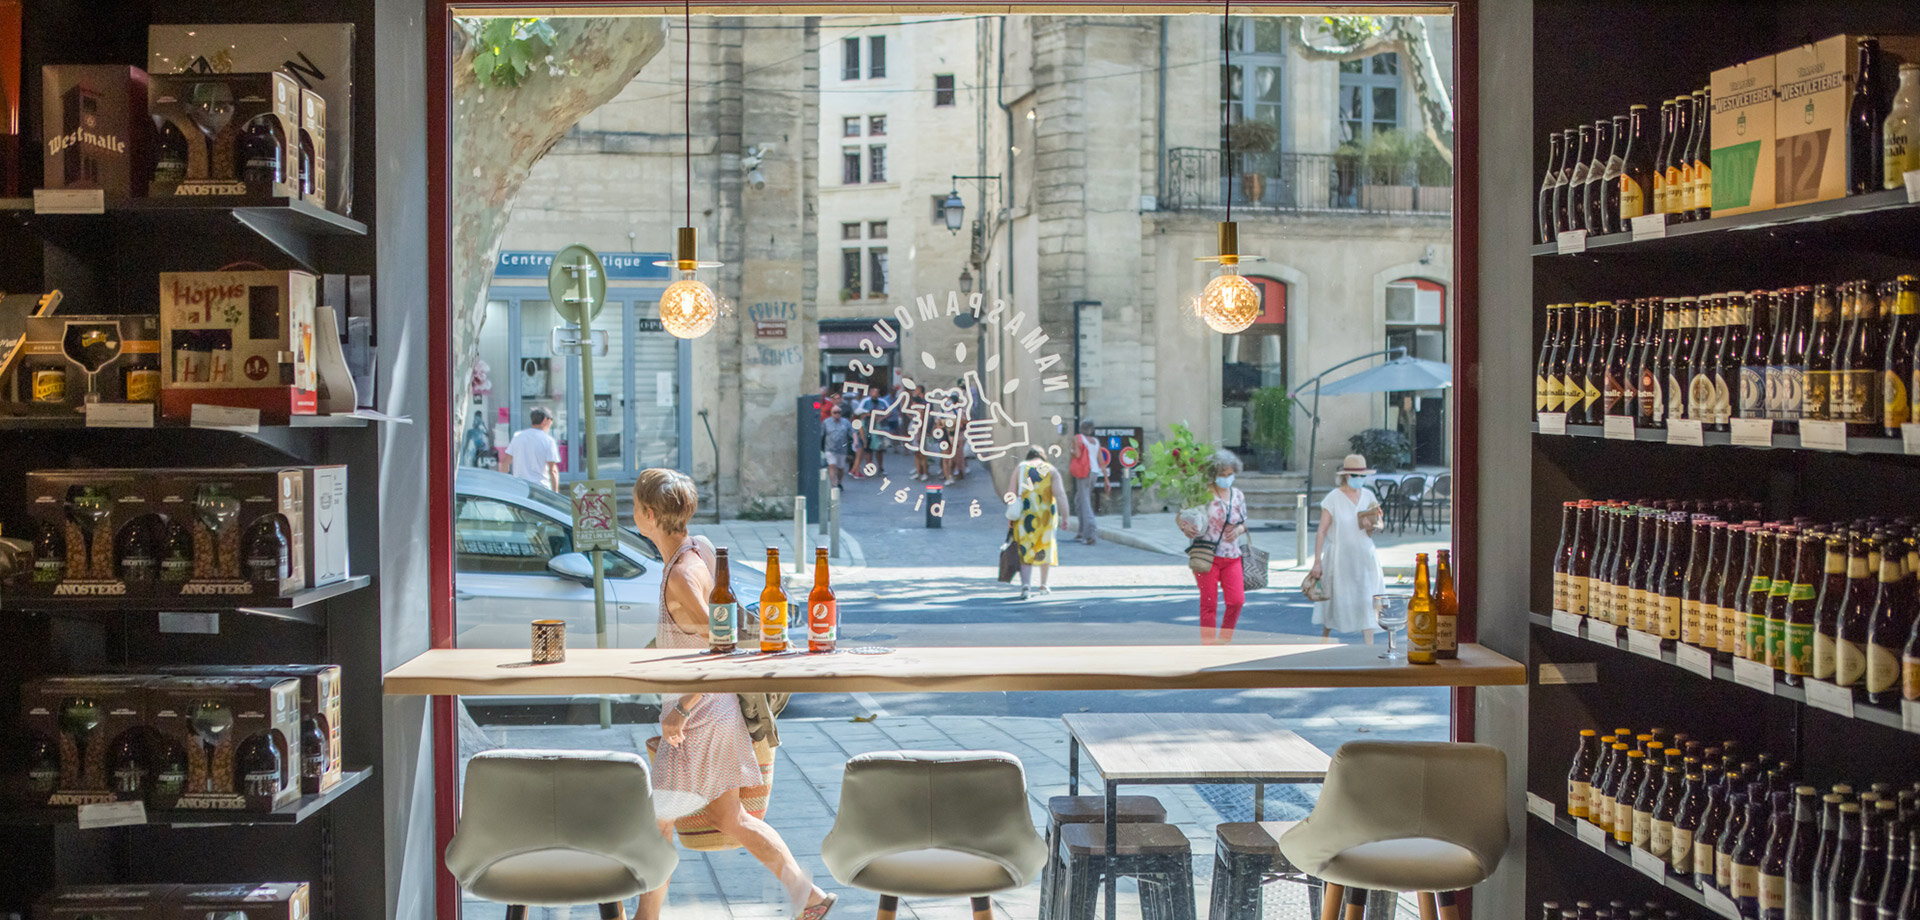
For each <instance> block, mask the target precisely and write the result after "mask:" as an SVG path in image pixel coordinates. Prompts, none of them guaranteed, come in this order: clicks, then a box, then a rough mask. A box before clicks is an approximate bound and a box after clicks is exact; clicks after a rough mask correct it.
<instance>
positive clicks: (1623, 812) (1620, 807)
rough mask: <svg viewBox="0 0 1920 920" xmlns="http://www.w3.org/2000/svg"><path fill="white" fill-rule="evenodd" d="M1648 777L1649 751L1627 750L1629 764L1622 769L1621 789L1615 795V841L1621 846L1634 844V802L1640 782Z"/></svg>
mask: <svg viewBox="0 0 1920 920" xmlns="http://www.w3.org/2000/svg"><path fill="white" fill-rule="evenodd" d="M1646 778H1647V753H1646V752H1645V751H1640V750H1629V751H1627V765H1626V768H1625V769H1624V770H1623V771H1621V780H1620V789H1619V792H1618V794H1617V795H1616V796H1615V797H1614V807H1613V842H1614V843H1617V844H1620V845H1621V846H1633V803H1634V800H1635V799H1636V798H1637V797H1638V795H1639V791H1640V784H1641V783H1643V782H1645V781H1646Z"/></svg>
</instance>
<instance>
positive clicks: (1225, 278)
mask: <svg viewBox="0 0 1920 920" xmlns="http://www.w3.org/2000/svg"><path fill="white" fill-rule="evenodd" d="M1202 261H1208V262H1219V263H1220V273H1219V274H1218V275H1215V276H1214V278H1213V280H1212V281H1209V282H1207V287H1206V289H1205V290H1203V291H1201V292H1200V300H1199V301H1198V302H1197V303H1196V304H1195V311H1196V312H1198V313H1199V314H1200V318H1201V319H1202V320H1204V321H1205V322H1206V324H1207V327H1208V328H1210V329H1212V330H1213V331H1215V332H1218V333H1221V334H1222V335H1232V334H1234V333H1236V332H1245V331H1246V330H1247V327H1249V326H1252V325H1253V321H1254V320H1256V319H1259V318H1260V289H1259V288H1257V287H1255V286H1254V284H1253V282H1251V281H1248V280H1247V279H1245V278H1242V277H1241V276H1240V271H1239V269H1238V267H1237V266H1238V265H1239V264H1240V261H1241V256H1240V234H1239V230H1238V225H1236V224H1234V223H1233V222H1232V221H1226V222H1223V223H1221V224H1220V255H1218V256H1216V257H1214V258H1212V259H1205V260H1202Z"/></svg>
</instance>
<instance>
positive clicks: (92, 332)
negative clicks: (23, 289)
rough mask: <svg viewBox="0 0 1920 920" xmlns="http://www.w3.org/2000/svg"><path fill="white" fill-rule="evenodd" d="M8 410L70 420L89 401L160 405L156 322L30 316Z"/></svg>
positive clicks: (139, 318) (140, 318)
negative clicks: (12, 402) (156, 403)
mask: <svg viewBox="0 0 1920 920" xmlns="http://www.w3.org/2000/svg"><path fill="white" fill-rule="evenodd" d="M7 390H8V392H9V393H10V394H11V395H12V398H13V400H14V404H13V406H11V407H9V408H10V411H18V412H20V413H22V414H26V415H65V416H72V415H74V414H75V413H77V412H84V411H86V407H87V404H88V403H95V402H102V403H133V402H144V403H155V402H159V401H160V318H159V317H157V316H152V315H137V314H130V315H111V316H30V317H28V318H27V325H26V338H25V339H24V340H23V341H22V343H21V346H20V359H19V361H18V362H17V368H16V370H15V372H14V374H13V375H12V378H11V380H10V382H9V386H8V387H7Z"/></svg>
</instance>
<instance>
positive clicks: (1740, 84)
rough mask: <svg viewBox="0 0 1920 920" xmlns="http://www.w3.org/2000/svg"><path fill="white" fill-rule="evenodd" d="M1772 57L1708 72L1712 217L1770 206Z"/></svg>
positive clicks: (1771, 196)
mask: <svg viewBox="0 0 1920 920" xmlns="http://www.w3.org/2000/svg"><path fill="white" fill-rule="evenodd" d="M1773 67H1774V56H1773V55H1771V54H1770V55H1767V56H1766V57H1763V58H1756V59H1754V60H1751V61H1748V62H1746V63H1744V64H1736V65H1734V66H1732V67H1724V68H1721V69H1719V70H1716V71H1714V72H1713V80H1712V82H1711V83H1710V84H1709V88H1710V91H1711V94H1712V95H1711V98H1712V100H1713V112H1712V115H1711V120H1710V122H1709V124H1708V129H1709V131H1710V133H1711V136H1712V142H1711V149H1712V157H1713V161H1712V162H1713V215H1714V216H1715V217H1726V216H1729V215H1733V214H1745V213H1747V212H1749V211H1765V210H1768V209H1769V208H1772V207H1773V206H1774V203H1773V195H1774V178H1773V167H1774V160H1773V144H1774V131H1773V110H1774V98H1773V97H1774V85H1773V83H1774V81H1773Z"/></svg>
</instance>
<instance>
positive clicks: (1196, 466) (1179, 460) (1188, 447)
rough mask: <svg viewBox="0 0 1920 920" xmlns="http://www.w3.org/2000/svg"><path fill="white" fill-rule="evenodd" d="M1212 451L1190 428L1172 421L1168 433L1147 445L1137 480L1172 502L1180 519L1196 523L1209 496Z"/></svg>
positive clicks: (1211, 486) (1210, 489) (1211, 483)
mask: <svg viewBox="0 0 1920 920" xmlns="http://www.w3.org/2000/svg"><path fill="white" fill-rule="evenodd" d="M1213 451H1214V448H1213V445H1211V444H1203V443H1201V442H1200V439H1198V438H1196V437H1194V436H1193V431H1192V429H1190V428H1188V427H1187V426H1185V425H1182V424H1175V425H1174V426H1173V434H1172V436H1171V437H1167V438H1164V439H1162V440H1160V441H1156V442H1154V443H1153V444H1151V445H1149V446H1148V447H1147V462H1146V463H1144V464H1142V465H1141V466H1140V469H1139V471H1138V473H1137V475H1138V477H1139V480H1140V484H1141V485H1143V486H1145V487H1147V488H1149V489H1153V490H1154V491H1156V492H1158V493H1159V494H1160V498H1161V500H1162V501H1166V502H1171V503H1174V505H1175V507H1178V508H1179V509H1180V516H1181V517H1182V518H1183V519H1186V520H1188V521H1191V522H1193V523H1195V524H1196V525H1197V524H1198V523H1199V521H1200V520H1201V518H1202V516H1203V515H1205V514H1206V508H1207V502H1208V501H1209V500H1210V499H1211V498H1212V497H1213V492H1212V488H1213Z"/></svg>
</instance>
